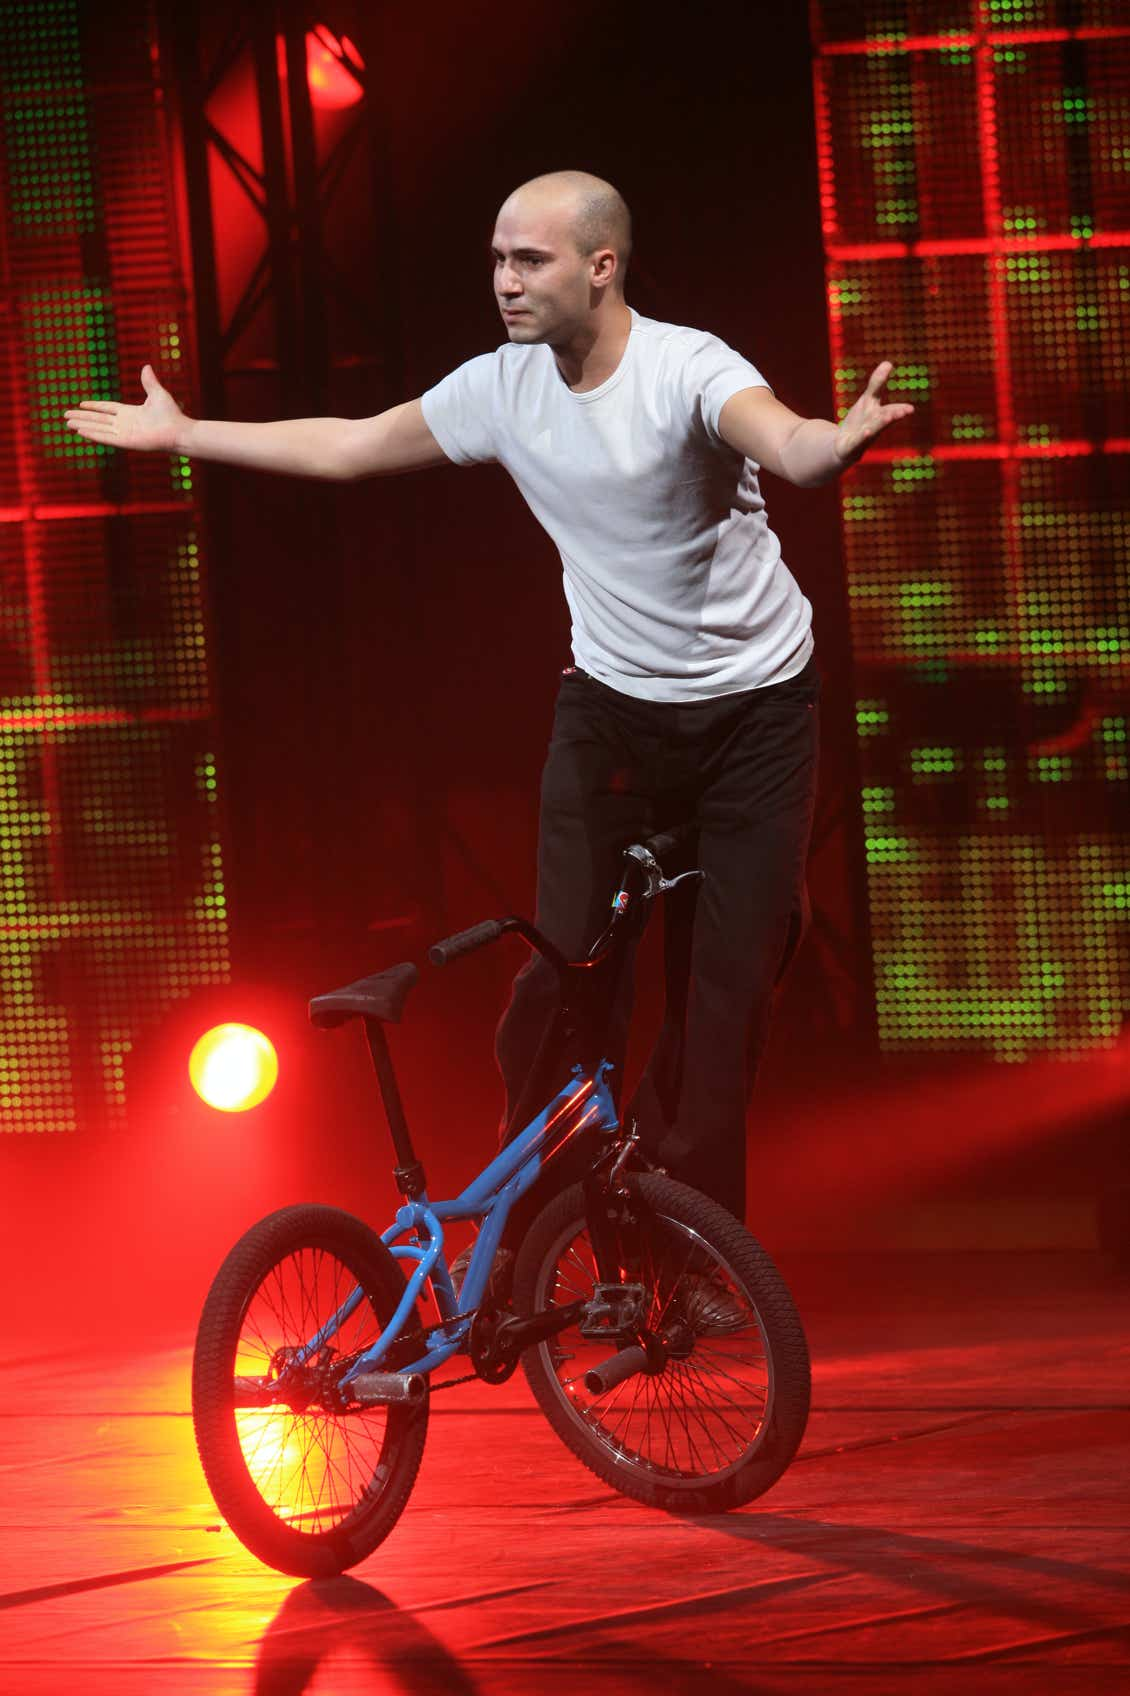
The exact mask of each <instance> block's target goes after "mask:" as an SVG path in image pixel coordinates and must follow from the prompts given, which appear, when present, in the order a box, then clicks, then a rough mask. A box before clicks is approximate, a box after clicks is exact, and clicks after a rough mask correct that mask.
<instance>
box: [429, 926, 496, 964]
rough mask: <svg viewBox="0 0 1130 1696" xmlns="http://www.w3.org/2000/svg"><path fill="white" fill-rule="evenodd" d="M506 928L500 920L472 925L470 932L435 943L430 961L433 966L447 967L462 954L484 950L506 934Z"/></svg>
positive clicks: (457, 933)
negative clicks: (488, 944) (489, 943)
mask: <svg viewBox="0 0 1130 1696" xmlns="http://www.w3.org/2000/svg"><path fill="white" fill-rule="evenodd" d="M505 930H506V926H505V925H504V924H503V923H502V921H501V920H500V919H484V920H483V922H482V924H481V925H472V926H471V928H470V930H460V931H456V933H455V935H454V936H445V937H444V939H443V941H442V942H435V943H433V944H432V946H431V947H430V948H429V949H428V959H429V960H430V961H431V963H432V965H433V966H446V965H449V964H450V963H451V961H452V960H458V958H459V956H460V954H472V953H474V951H475V949H476V948H484V947H485V946H486V944H487V943H488V942H495V941H497V940H498V938H499V937H500V936H502V935H503V934H504V932H505Z"/></svg>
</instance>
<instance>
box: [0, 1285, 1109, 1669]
mask: <svg viewBox="0 0 1130 1696" xmlns="http://www.w3.org/2000/svg"><path fill="white" fill-rule="evenodd" d="M786 1271H787V1274H788V1276H789V1278H790V1281H791V1282H792V1284H793V1286H794V1290H795V1292H796V1294H797V1297H798V1301H799V1302H800V1305H801V1308H802V1312H803V1315H804V1318H805V1321H806V1325H807V1328H808V1331H809V1336H810V1341H811V1344H812V1350H813V1358H814V1380H815V1396H814V1412H813V1417H812V1420H811V1423H810V1425H809V1428H808V1435H807V1438H806V1441H805V1443H804V1446H803V1448H802V1450H801V1453H800V1455H799V1457H798V1459H797V1461H796V1462H795V1463H794V1465H793V1467H792V1468H791V1470H790V1471H789V1472H788V1474H787V1475H786V1476H785V1478H784V1479H783V1480H782V1481H781V1482H780V1483H779V1484H778V1485H777V1487H776V1488H775V1489H774V1490H773V1491H772V1492H771V1493H770V1494H769V1495H768V1496H766V1497H764V1498H762V1500H761V1501H760V1502H759V1503H755V1504H753V1505H752V1506H750V1507H749V1508H747V1509H745V1510H743V1511H741V1512H738V1513H734V1514H731V1515H727V1516H720V1517H716V1518H709V1519H697V1520H690V1521H687V1520H678V1519H673V1518H670V1517H668V1516H666V1515H664V1514H662V1513H657V1512H652V1511H650V1510H648V1509H646V1508H644V1507H640V1506H637V1505H636V1504H635V1503H633V1502H630V1501H627V1500H624V1499H623V1498H620V1497H618V1496H616V1495H614V1494H613V1493H612V1492H611V1491H609V1490H608V1489H606V1488H605V1487H604V1486H603V1485H602V1484H601V1483H600V1482H599V1480H597V1479H596V1478H594V1477H593V1476H591V1475H590V1474H589V1473H588V1472H587V1471H586V1470H585V1469H584V1468H583V1467H582V1466H581V1465H580V1464H579V1463H578V1462H577V1461H575V1460H574V1459H573V1457H572V1456H571V1455H570V1454H569V1453H568V1452H567V1451H566V1450H565V1449H564V1448H563V1447H562V1446H561V1445H560V1443H559V1442H558V1439H557V1438H556V1437H555V1436H554V1435H553V1433H552V1432H551V1431H550V1429H549V1427H548V1426H547V1425H546V1424H545V1423H544V1421H543V1419H542V1417H541V1415H540V1414H539V1413H538V1412H537V1410H536V1409H535V1407H534V1405H533V1403H532V1402H531V1400H530V1399H529V1397H528V1394H527V1392H526V1389H525V1383H524V1380H523V1379H522V1377H521V1375H520V1374H519V1375H518V1377H516V1378H515V1379H513V1380H512V1381H511V1382H510V1383H509V1384H507V1385H504V1386H502V1387H500V1388H498V1389H491V1388H489V1387H487V1386H485V1385H480V1384H472V1385H470V1386H468V1387H466V1388H464V1389H456V1390H453V1391H451V1392H450V1393H449V1394H448V1395H447V1396H445V1397H437V1398H436V1400H435V1402H434V1404H433V1413H432V1422H431V1428H430V1434H429V1440H428V1450H427V1452H426V1454H425V1457H424V1463H423V1467H422V1470H421V1474H420V1479H419V1482H418V1484H417V1487H416V1490H415V1493H414V1495H413V1497H412V1500H411V1502H410V1504H409V1506H408V1509H407V1511H406V1513H405V1515H404V1517H403V1519H402V1520H401V1521H400V1523H399V1525H398V1526H397V1527H396V1529H395V1530H394V1531H393V1533H392V1535H391V1536H390V1537H389V1539H388V1540H387V1541H386V1542H385V1544H384V1545H383V1546H382V1547H381V1548H380V1549H378V1550H377V1551H376V1553H375V1554H374V1555H373V1556H372V1557H371V1558H370V1559H369V1560H368V1561H367V1562H366V1563H365V1564H364V1565H363V1566H361V1567H359V1568H357V1569H356V1570H355V1572H354V1574H353V1575H352V1576H350V1577H347V1578H341V1579H337V1580H334V1581H332V1582H326V1583H319V1584H303V1583H299V1582H297V1581H295V1580H293V1579H287V1578H283V1577H281V1576H279V1575H278V1574H276V1573H274V1572H271V1571H269V1570H267V1569H265V1568H264V1567H262V1566H260V1565H259V1564H258V1563H257V1562H256V1561H254V1560H253V1559H252V1558H251V1557H250V1556H249V1555H247V1554H246V1553H245V1552H244V1550H243V1549H242V1547H241V1546H240V1544H239V1543H237V1542H236V1540H235V1539H234V1538H233V1537H232V1536H231V1534H230V1533H229V1532H228V1531H227V1529H226V1528H225V1527H224V1526H222V1525H221V1524H220V1523H219V1521H218V1518H217V1515H216V1511H215V1508H214V1507H213V1505H212V1502H211V1499H210V1497H209V1495H208V1492H207V1489H206V1487H205V1484H204V1481H203V1478H202V1476H201V1474H200V1471H199V1469H198V1466H197V1462H196V1456H195V1450H194V1446H193V1439H192V1429H191V1422H190V1420H189V1418H188V1413H187V1408H188V1358H189V1349H188V1346H187V1342H186V1344H185V1346H184V1347H181V1348H178V1349H175V1350H171V1351H169V1352H165V1353H160V1354H156V1355H152V1354H145V1355H142V1354H140V1353H135V1354H133V1355H128V1356H127V1355H123V1356H120V1357H118V1358H114V1359H106V1358H105V1357H104V1356H103V1355H101V1354H95V1353H92V1352H88V1351H87V1349H86V1347H85V1346H84V1342H83V1337H82V1331H81V1321H80V1320H79V1321H77V1329H76V1334H75V1336H74V1337H73V1338H72V1339H70V1341H69V1342H68V1343H67V1344H66V1346H65V1347H64V1348H63V1349H62V1350H61V1351H60V1352H54V1351H53V1352H51V1353H50V1354H48V1352H47V1351H46V1349H45V1350H44V1351H43V1352H42V1353H39V1352H38V1350H32V1351H25V1353H24V1355H23V1357H22V1358H20V1359H15V1360H9V1361H7V1362H5V1363H4V1365H3V1367H2V1368H0V1392H2V1402H0V1421H2V1423H0V1431H2V1432H3V1439H4V1440H3V1448H2V1450H0V1474H2V1477H3V1504H2V1506H0V1567H2V1577H0V1592H2V1593H0V1609H2V1611H3V1619H2V1620H0V1632H2V1634H3V1635H2V1640H0V1641H2V1648H0V1688H3V1690H4V1691H5V1692H7V1693H8V1696H47V1693H51V1696H56V1693H61V1692H64V1691H70V1690H75V1689H81V1690H82V1691H83V1692H84V1693H85V1696H101V1693H103V1692H113V1693H114V1696H141V1693H142V1692H144V1693H145V1696H152V1693H157V1696H187V1693H188V1692H197V1691H199V1692H207V1693H209V1696H221V1693H223V1696H227V1693H229V1692H231V1693H235V1692H239V1693H247V1692H256V1691H258V1692H264V1693H266V1692H272V1693H282V1692H286V1693H288V1696H294V1693H297V1692H300V1691H306V1690H309V1691H316V1692H340V1693H344V1692H350V1693H353V1692H373V1693H377V1692H385V1691H426V1692H437V1693H439V1692H443V1693H448V1692H451V1693H461V1692H482V1693H483V1696H488V1693H489V1696H493V1693H496V1692H498V1693H501V1692H506V1693H508V1696H509V1693H512V1692H526V1691H538V1692H540V1691H548V1692H558V1691H560V1692H564V1691H566V1690H568V1691H569V1692H571V1693H575V1692H577V1691H594V1692H611V1691H636V1690H640V1691H642V1690H649V1691H652V1690H659V1689H662V1690H663V1691H664V1692H668V1691H670V1692H684V1691H696V1692H697V1691H716V1692H720V1693H725V1692H730V1691H738V1690H742V1691H747V1690H748V1691H757V1692H762V1693H776V1692H802V1691H803V1692H814V1693H815V1692H821V1693H826V1692H833V1693H839V1692H844V1693H845V1696H846V1693H848V1692H856V1691H868V1692H871V1691H878V1692H901V1691H902V1690H904V1689H905V1688H906V1687H907V1686H910V1687H911V1688H912V1689H913V1690H914V1691H915V1692H920V1691H921V1692H931V1693H932V1692H947V1693H948V1692H954V1691H959V1692H961V1693H962V1696H968V1693H969V1692H971V1691H982V1690H984V1691H991V1692H994V1693H997V1692H1008V1693H1011V1692H1013V1691H1025V1692H1035V1693H1039V1696H1047V1693H1052V1692H1065V1691H1071V1692H1076V1691H1078V1692H1079V1693H1080V1696H1083V1693H1086V1696H1095V1693H1097V1692H1106V1691H1114V1690H1124V1689H1126V1688H1128V1687H1130V1685H1128V1682H1127V1681H1128V1679H1130V1535H1128V1527H1130V1503H1128V1495H1130V1418H1128V1407H1130V1387H1128V1379H1130V1374H1128V1371H1127V1368H1128V1365H1130V1342H1128V1338H1130V1324H1128V1318H1130V1284H1128V1283H1127V1281H1126V1280H1125V1279H1123V1280H1119V1279H1118V1278H1117V1277H1116V1276H1115V1275H1114V1274H1112V1273H1111V1272H1110V1270H1109V1269H1108V1268H1106V1267H1104V1266H1103V1265H1102V1264H1101V1263H1100V1262H1099V1260H1098V1259H1097V1258H1095V1257H1090V1256H1084V1255H1043V1256H1041V1255H1023V1254H1006V1253H997V1254H981V1255H967V1256H964V1257H962V1258H961V1259H959V1260H957V1261H950V1260H949V1259H948V1258H947V1257H944V1256H941V1255H921V1256H917V1257H902V1256H899V1257H894V1256H885V1257H876V1258H874V1259H872V1260H869V1261H860V1260H858V1259H853V1258H850V1257H848V1256H846V1255H837V1256H828V1257H826V1258H819V1257H803V1258H798V1259H795V1260H792V1261H790V1262H789V1263H788V1265H787V1266H786ZM80 1298H81V1292H78V1291H76V1317H77V1315H78V1313H79V1312H80Z"/></svg>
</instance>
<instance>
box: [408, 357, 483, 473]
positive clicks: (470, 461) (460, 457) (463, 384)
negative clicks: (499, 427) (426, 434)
mask: <svg viewBox="0 0 1130 1696" xmlns="http://www.w3.org/2000/svg"><path fill="white" fill-rule="evenodd" d="M497 363H498V356H497V354H493V353H481V354H480V355H479V356H478V358H477V359H469V360H468V361H467V363H466V364H465V365H460V366H459V367H458V368H457V369H456V370H455V371H452V372H450V373H449V374H448V376H446V377H444V378H442V379H441V380H440V381H439V382H438V383H437V384H436V385H435V387H434V388H433V389H428V390H427V391H426V392H425V393H424V394H422V395H421V396H420V406H421V408H422V409H423V414H424V422H425V424H426V425H427V426H428V429H429V430H430V431H431V433H432V435H433V436H434V437H435V439H436V441H437V442H438V443H439V445H440V447H441V448H442V449H443V451H444V453H445V454H446V455H447V457H448V459H452V460H454V461H455V463H456V465H481V464H483V462H484V461H487V460H492V459H497V457H498V455H497V452H496V449H495V440H494V429H493V420H494V411H495V404H496V402H495V392H496V384H497Z"/></svg>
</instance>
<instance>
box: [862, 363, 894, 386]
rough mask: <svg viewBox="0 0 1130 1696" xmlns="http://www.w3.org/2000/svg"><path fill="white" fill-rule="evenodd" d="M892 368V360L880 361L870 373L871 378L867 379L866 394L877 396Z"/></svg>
mask: <svg viewBox="0 0 1130 1696" xmlns="http://www.w3.org/2000/svg"><path fill="white" fill-rule="evenodd" d="M894 368H895V367H894V362H893V360H890V359H883V360H880V362H879V364H878V365H876V367H875V369H874V371H872V373H871V376H870V377H869V378H868V382H867V393H868V394H869V395H877V394H878V393H879V390H880V389H881V388H882V387H883V384H884V383H885V382H886V381H887V378H888V377H889V376H890V374H891V372H892V371H893V370H894Z"/></svg>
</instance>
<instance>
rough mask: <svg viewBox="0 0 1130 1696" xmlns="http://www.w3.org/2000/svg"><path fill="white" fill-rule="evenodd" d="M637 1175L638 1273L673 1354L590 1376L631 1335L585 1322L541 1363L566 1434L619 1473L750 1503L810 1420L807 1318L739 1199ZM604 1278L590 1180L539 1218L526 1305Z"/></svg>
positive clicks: (708, 1505) (712, 1508) (653, 1498)
mask: <svg viewBox="0 0 1130 1696" xmlns="http://www.w3.org/2000/svg"><path fill="white" fill-rule="evenodd" d="M627 1183H628V1189H629V1199H628V1202H627V1203H626V1205H625V1218H624V1220H623V1221H622V1224H621V1227H620V1235H621V1244H620V1258H621V1268H622V1273H623V1280H624V1282H625V1283H633V1284H640V1285H642V1286H643V1289H644V1325H645V1327H646V1329H647V1331H648V1332H649V1333H650V1334H651V1335H652V1336H653V1337H654V1338H658V1339H659V1340H660V1345H661V1351H662V1353H661V1356H660V1358H661V1359H662V1362H663V1363H662V1366H661V1367H660V1366H659V1365H658V1363H656V1364H655V1365H653V1368H652V1370H645V1371H636V1372H634V1373H632V1374H631V1376H628V1377H626V1378H624V1379H623V1380H622V1381H621V1382H619V1383H616V1384H615V1385H614V1386H613V1387H611V1388H609V1389H599V1388H598V1389H595V1390H593V1389H589V1388H587V1387H586V1384H585V1377H586V1374H587V1373H590V1372H591V1371H592V1370H593V1369H594V1368H597V1367H600V1366H601V1365H602V1364H604V1363H606V1362H607V1361H608V1360H609V1357H610V1356H611V1355H613V1354H615V1353H617V1352H618V1348H619V1344H618V1342H617V1341H616V1340H612V1341H610V1340H609V1338H608V1337H604V1338H595V1339H590V1338H586V1337H584V1336H582V1334H581V1330H580V1322H578V1323H577V1324H575V1325H573V1326H571V1327H570V1328H569V1329H567V1330H565V1331H562V1332H560V1333H559V1334H558V1335H557V1336H556V1337H553V1338H551V1339H549V1341H547V1342H544V1343H539V1344H537V1345H536V1346H534V1347H532V1348H530V1349H528V1350H527V1351H526V1353H525V1354H524V1355H523V1357H522V1364H523V1367H524V1368H525V1372H526V1377H527V1378H528V1379H529V1382H530V1387H531V1389H532V1390H533V1392H534V1395H535V1396H536V1397H537V1400H538V1402H539V1403H540V1405H541V1407H542V1409H543V1411H544V1413H545V1415H546V1417H547V1418H548V1420H549V1422H550V1424H551V1425H552V1426H553V1428H554V1430H555V1431H556V1432H557V1434H558V1436H559V1437H561V1439H562V1440H563V1441H564V1442H565V1443H566V1444H567V1446H568V1447H569V1448H570V1449H572V1451H573V1453H574V1454H575V1455H577V1456H578V1457H579V1458H580V1459H581V1460H582V1461H584V1463H585V1465H586V1466H588V1467H590V1468H591V1470H592V1471H593V1472H595V1473H596V1474H597V1475H598V1476H599V1477H600V1478H603V1479H604V1480H605V1481H606V1482H607V1483H609V1484H611V1485H612V1486H613V1487H614V1488H615V1489H617V1490H620V1491H622V1492H623V1493H624V1494H625V1495H627V1496H634V1497H635V1498H636V1499H637V1500H639V1501H641V1502H647V1503H648V1504H649V1505H650V1506H652V1507H660V1508H666V1509H668V1510H669V1511H672V1512H676V1513H717V1512H721V1511H723V1510H725V1509H727V1508H733V1507H739V1506H740V1505H741V1504H742V1503H743V1502H748V1501H752V1499H753V1498H754V1497H755V1496H760V1495H762V1494H763V1492H764V1491H766V1490H768V1489H769V1487H770V1485H772V1484H774V1483H776V1481H777V1479H778V1478H779V1477H780V1476H781V1474H782V1473H783V1472H784V1470H785V1468H786V1467H787V1466H788V1464H789V1462H790V1461H791V1460H792V1458H793V1456H794V1454H795V1453H796V1451H797V1447H798V1445H799V1443H800V1440H801V1437H802V1436H803V1435H804V1428H805V1425H806V1423H807V1420H808V1405H809V1395H810V1374H809V1363H808V1348H807V1345H806V1343H805V1337H804V1331H803V1329H802V1327H801V1323H800V1319H799V1318H798V1316H797V1312H796V1309H795V1307H794V1306H793V1302H792V1298H791V1296H790V1295H789V1292H788V1290H787V1288H786V1287H785V1284H784V1281H783V1279H782V1278H781V1275H780V1273H779V1272H778V1271H777V1269H776V1267H775V1266H774V1265H773V1262H772V1261H771V1260H770V1258H769V1256H768V1255H767V1254H766V1252H765V1250H764V1249H763V1248H762V1247H761V1246H760V1244H759V1243H757V1242H756V1241H755V1239H754V1238H753V1237H751V1236H750V1234H749V1232H748V1231H746V1230H745V1228H744V1226H742V1225H741V1224H740V1223H739V1222H738V1220H736V1219H735V1218H734V1217H733V1216H732V1215H731V1214H729V1213H727V1212H726V1210H725V1209H724V1208H722V1207H719V1206H718V1205H717V1203H716V1202H713V1201H711V1200H709V1199H708V1197H706V1196H704V1195H701V1194H700V1193H699V1192H698V1191H697V1190H692V1189H689V1188H688V1187H687V1186H686V1185H685V1184H680V1183H676V1182H675V1181H674V1180H673V1179H670V1178H663V1177H658V1176H654V1175H651V1174H634V1175H632V1176H630V1177H629V1178H628V1179H627ZM598 1281H599V1274H598V1272H597V1267H596V1259H595V1256H594V1253H593V1249H592V1244H591V1242H590V1240H589V1231H588V1225H587V1222H586V1216H585V1203H584V1195H583V1192H582V1190H581V1187H580V1185H579V1184H578V1185H575V1186H574V1187H573V1188H572V1189H569V1190H566V1191H565V1192H564V1193H563V1194H562V1195H560V1196H558V1197H557V1198H556V1199H555V1200H554V1201H552V1202H550V1203H549V1205H548V1206H547V1207H546V1208H545V1210H544V1211H543V1212H542V1213H541V1214H540V1215H539V1217H538V1218H537V1219H536V1220H535V1221H534V1224H533V1225H532V1226H531V1228H530V1231H529V1233H528V1234H527V1236H526V1239H525V1241H524V1242H523V1244H522V1247H521V1250H520V1252H519V1255H518V1260H517V1264H516V1266H515V1272H514V1305H515V1306H516V1307H517V1309H518V1311H519V1312H520V1313H536V1312H540V1311H542V1310H543V1309H545V1308H551V1307H555V1306H559V1307H560V1306H566V1305H568V1304H569V1303H571V1302H576V1301H587V1300H589V1298H590V1297H591V1296H592V1294H593V1291H594V1289H595V1286H596V1284H597V1282H598Z"/></svg>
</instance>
